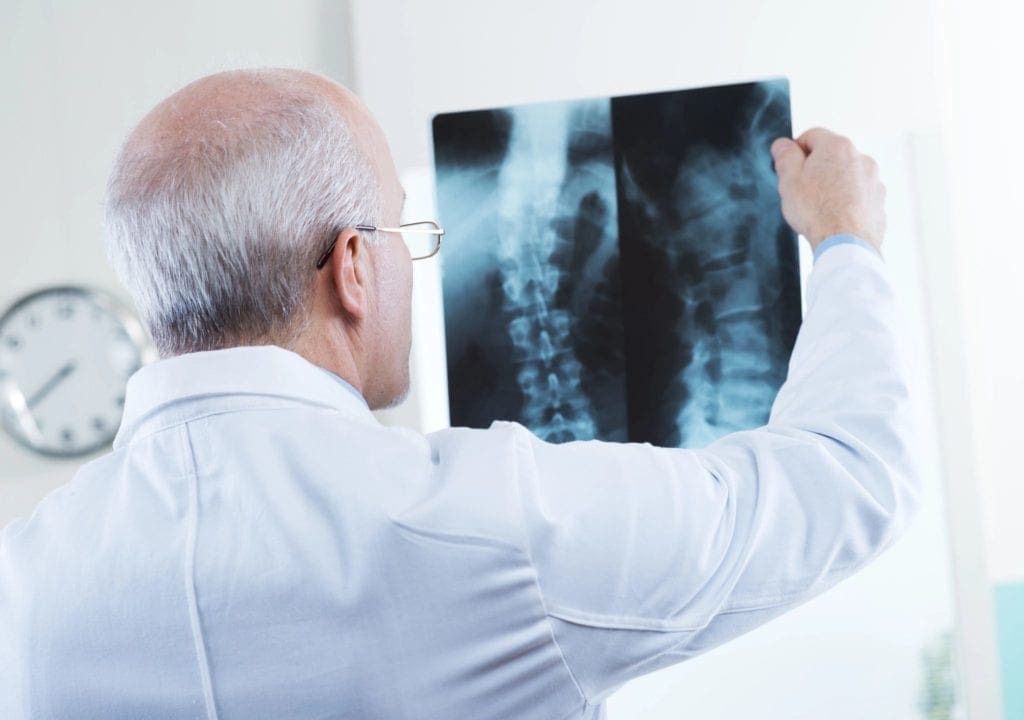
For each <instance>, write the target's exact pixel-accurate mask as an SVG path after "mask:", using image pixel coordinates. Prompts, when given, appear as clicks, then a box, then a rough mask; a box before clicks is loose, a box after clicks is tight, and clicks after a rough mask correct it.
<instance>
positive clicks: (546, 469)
mask: <svg viewBox="0 0 1024 720" xmlns="http://www.w3.org/2000/svg"><path fill="white" fill-rule="evenodd" d="M772 154H773V156H774V159H775V165H776V169H777V172H778V176H779V190H780V192H781V196H782V207H783V212H784V215H785V217H786V219H787V221H788V222H789V223H790V224H791V225H792V226H793V228H795V229H796V230H797V231H798V232H800V233H801V234H802V235H803V236H804V237H806V239H807V240H808V241H809V242H810V244H811V246H812V248H813V249H814V250H815V264H814V268H813V271H812V273H811V276H810V280H809V285H808V289H807V312H806V315H805V317H804V319H803V325H802V327H801V329H800V332H799V336H798V338H797V341H796V346H795V348H794V350H793V354H792V359H791V362H790V365H789V373H788V377H787V379H786V382H785V384H784V385H783V386H782V388H781V390H780V392H779V394H778V397H777V399H776V401H775V403H774V405H773V407H772V411H771V416H770V419H769V421H768V423H767V424H766V425H765V426H763V427H760V428H757V429H755V430H750V431H746V432H738V433H735V434H732V435H728V436H726V437H724V438H722V439H721V440H719V441H717V442H715V443H713V444H712V445H710V446H708V447H706V448H703V449H700V450H681V449H665V448H657V447H652V446H650V445H647V444H615V443H606V442H598V441H590V442H574V443H567V444H562V445H552V444H548V443H546V442H543V441H541V440H539V439H538V438H536V437H535V436H533V435H532V434H531V433H530V432H528V431H527V430H526V429H525V428H523V427H522V426H520V425H517V424H515V423H509V422H496V423H494V424H493V425H492V426H491V427H490V428H488V429H479V430H471V429H460V428H452V429H449V430H443V431H440V432H436V433H432V434H430V435H426V436H424V435H421V434H419V433H416V432H413V431H411V430H406V429H399V428H390V427H384V426H382V425H380V424H379V423H378V422H377V421H376V420H375V418H374V416H373V415H372V414H371V412H370V411H371V409H376V408H381V407H385V406H387V405H389V404H393V403H395V402H397V401H398V400H400V399H401V398H402V397H403V396H404V394H405V393H406V391H407V388H408V384H409V367H408V358H409V348H410V337H411V335H410V289H411V283H412V269H411V260H410V253H409V251H408V249H407V246H406V245H405V244H404V242H403V239H402V236H401V235H400V234H398V233H396V232H392V231H388V230H380V229H374V230H368V229H359V228H357V227H356V226H360V225H361V226H364V227H365V226H367V225H368V226H373V227H376V228H382V227H383V228H393V227H395V226H396V225H397V224H398V222H399V216H400V210H401V204H402V200H403V191H402V188H401V186H400V184H399V181H398V178H397V174H396V171H395V167H394V163H393V161H392V159H391V155H390V152H389V150H388V146H387V143H386V141H385V139H384V137H383V134H382V132H381V130H380V128H379V127H378V125H377V124H376V122H375V121H374V120H373V118H372V117H371V116H370V114H369V113H368V111H367V110H366V108H365V107H364V106H363V105H362V103H361V102H360V101H359V100H358V99H357V98H356V97H355V96H354V95H353V94H352V93H350V92H349V91H347V90H346V89H344V88H342V87H341V86H339V85H337V84H335V83H333V82H332V81H330V80H327V79H326V78H323V77H320V76H316V75H312V74H309V73H304V72H298V71H285V70H265V71H234V72H229V73H221V74H217V75H214V76H210V77H207V78H203V79H201V80H198V81H196V82H194V83H192V84H190V85H188V86H187V87H185V88H183V89H182V90H180V91H179V92H177V93H175V94H174V95H172V96H171V97H169V98H167V99H166V100H165V101H163V102H162V103H160V104H159V105H158V106H157V107H156V108H155V109H154V110H153V111H152V112H151V113H150V114H149V115H147V116H146V117H145V118H144V119H143V120H142V121H141V123H140V124H139V126H138V127H137V128H136V129H135V130H134V131H133V132H132V134H131V135H130V137H129V138H128V140H127V142H126V143H125V146H124V148H123V150H122V152H121V154H120V156H119V158H118V160H117V164H116V167H115V169H114V172H113V175H112V177H111V180H110V185H109V199H108V208H107V211H108V236H109V256H110V258H111V261H112V262H113V264H114V266H115V268H116V270H117V271H118V273H119V274H120V277H121V278H122V280H123V281H124V282H125V284H126V285H127V286H128V288H129V289H130V290H131V292H132V294H133V297H134V299H135V303H136V305H137V308H138V310H139V312H140V314H141V316H142V318H143V320H144V321H145V322H146V324H147V327H148V328H149V331H150V333H151V334H152V336H153V338H154V340H155V341H156V343H157V345H158V348H159V350H160V353H161V359H160V360H159V361H157V362H155V363H153V364H150V365H148V366H146V367H143V368H142V369H140V370H139V371H138V372H136V373H135V374H134V375H133V376H132V377H131V379H130V381H129V383H128V388H127V399H126V405H125V409H124V417H123V423H122V425H121V427H120V431H119V433H118V435H117V438H116V440H115V442H114V447H113V451H112V452H110V453H109V454H107V455H104V456H102V457H99V458H97V459H95V460H92V461H90V462H88V463H87V464H85V465H83V467H82V468H81V469H80V470H79V471H78V473H77V474H76V476H75V477H74V479H73V480H72V481H71V482H70V483H68V484H67V485H66V486H64V487H61V488H59V489H58V490H56V491H55V492H53V493H52V494H50V495H49V496H48V497H46V498H45V499H44V500H43V501H42V502H41V503H40V505H39V506H38V508H37V509H36V510H35V512H33V513H32V515H31V516H30V517H28V518H25V519H19V520H17V521H15V522H13V523H12V524H10V525H8V526H7V527H6V528H4V529H3V531H2V534H0V717H2V718H5V719H6V720H22V719H27V718H40V719H42V718H47V719H50V718H54V719H56V718H103V719H104V720H112V719H115V718H126V719H127V718H150V719H153V720H156V719H171V718H181V719H185V718H190V719H192V718H208V719H210V720H212V719H213V718H221V719H223V720H228V719H234V718H239V719H242V718H244V719H246V720H253V719H254V718H360V719H363V720H370V719H373V718H382V719H384V718H387V719H389V720H401V719H405V718H429V719H432V720H439V719H442V718H444V719H455V718H459V719H467V720H487V719H492V718H493V719H494V720H499V719H501V720H507V719H510V718H536V719H538V720H559V719H561V718H601V717H604V715H605V713H604V710H603V707H604V706H603V704H602V701H603V700H604V699H605V698H606V697H607V696H608V695H609V694H610V693H611V692H613V691H614V690H615V689H616V688H618V687H620V686H621V685H622V684H623V683H625V682H626V681H628V680H629V679H631V678H635V677H637V676H639V675H642V674H644V673H648V672H651V671H653V670H656V669H658V668H662V667H665V666H667V665H671V664H673V663H678V662H683V661H685V660H686V659H687V658H690V657H693V656H694V655H697V654H698V653H702V652H704V651H706V650H708V649H710V648H713V647H714V646H716V645H719V644H721V643H723V642H726V641H728V640H729V639H731V638H734V637H736V636H738V635H740V634H742V633H744V632H746V631H748V630H750V629H752V628H754V627H756V626H758V625H760V624H762V623H764V622H767V621H768V620H771V619H772V618H774V617H776V616H777V615H779V614H780V613H783V612H785V611H786V610H788V609H790V608H793V607H794V606H796V605H798V604H800V603H802V602H804V601H806V600H807V599H809V598H811V597H812V596H814V595H816V594H818V593H821V592H822V591H824V590H826V589H828V588H829V587H831V586H832V585H834V584H835V583H837V582H838V581H840V580H842V579H843V578H845V577H847V576H849V575H850V574H851V573H854V572H856V571H857V570H858V569H859V568H861V567H863V566H864V565H865V564H867V563H868V562H870V561H871V560H872V559H873V558H875V557H876V556H877V555H878V554H879V553H880V552H882V551H883V550H885V549H886V548H887V547H888V546H889V545H890V544H891V543H892V542H893V541H894V540H895V539H896V538H897V537H898V536H899V535H900V533H901V532H902V531H903V529H904V528H905V527H906V525H907V522H908V519H909V518H910V517H911V515H912V514H913V512H914V510H915V508H916V507H917V505H918V494H919V485H918V478H917V477H916V472H915V464H916V449H915V437H914V428H913V427H912V426H911V408H910V394H909V392H908V377H907V363H906V359H905V351H906V348H905V347H904V343H905V342H906V339H905V337H906V335H905V333H903V332H901V330H900V325H899V322H900V321H899V313H900V311H899V308H898V306H897V303H896V300H895V298H894V290H893V286H892V283H891V280H890V277H889V273H888V271H887V268H886V264H885V262H884V261H883V259H882V257H881V254H880V245H881V242H882V237H883V234H884V229H885V215H884V210H883V196H884V188H883V186H882V185H881V183H880V182H879V180H878V176H877V172H876V168H875V166H874V163H873V161H871V160H870V159H869V158H866V157H865V156H863V155H860V154H859V153H858V152H857V150H856V149H855V148H854V146H853V145H852V144H851V143H850V142H849V141H848V140H846V139H845V138H842V137H840V136H838V135H835V134H833V133H831V132H828V131H826V130H822V129H815V130H811V131H809V132H807V133H805V134H804V135H802V136H801V137H800V138H798V139H796V140H795V141H794V140H789V139H780V140H778V141H776V143H775V144H774V145H773V146H772ZM796 682H797V679H796V678H794V683H796Z"/></svg>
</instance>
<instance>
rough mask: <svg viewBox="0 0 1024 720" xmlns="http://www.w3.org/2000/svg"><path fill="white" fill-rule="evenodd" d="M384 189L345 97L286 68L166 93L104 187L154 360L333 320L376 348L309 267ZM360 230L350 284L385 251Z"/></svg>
mask: <svg viewBox="0 0 1024 720" xmlns="http://www.w3.org/2000/svg"><path fill="white" fill-rule="evenodd" d="M395 195H398V196H399V198H400V196H401V188H400V186H399V185H398V181H397V175H396V173H395V170H394V164H393V161H392V160H391V157H390V153H389V152H388V149H387V143H386V141H385V140H384V137H383V135H382V133H381V131H380V128H379V126H378V125H377V123H376V122H375V121H374V120H373V118H372V116H371V115H370V114H369V112H368V111H367V110H366V108H365V106H364V105H363V103H362V102H361V101H360V100H359V99H358V98H357V97H356V96H355V95H354V94H353V93H351V92H350V91H349V90H347V89H346V88H344V87H342V86H341V85H339V84H337V83H335V82H333V81H331V80H329V79H327V78H324V77H321V76H319V75H315V74H312V73H308V72H302V71H297V70H239V71H231V72H224V73H219V74H216V75H212V76H209V77H206V78H202V79H201V80H197V81H196V82H193V83H191V84H190V85H188V86H186V87H184V88H182V89H181V90H179V91H178V92H176V93H174V94H173V95H171V96H170V97H168V98H167V99H166V100H164V101H163V102H161V103H160V104H159V105H157V106H156V107H155V108H154V109H153V110H152V111H151V112H150V113H149V114H148V115H147V116H146V117H145V118H144V119H143V120H142V121H141V122H140V123H139V125H138V127H137V128H135V130H134V131H133V132H132V133H131V134H130V136H129V138H128V140H127V141H126V143H125V145H124V147H123V149H122V152H121V154H120V156H119V157H118V160H117V163H116V167H115V169H114V172H113V175H112V177H111V179H110V183H109V188H108V205H107V231H108V232H107V235H108V255H109V257H110V260H111V263H112V265H113V266H114V268H115V270H116V271H117V272H118V274H119V276H120V277H121V279H122V281H123V282H124V283H125V285H126V286H127V287H128V288H129V290H130V291H131V293H132V295H133V297H134V299H135V302H136V305H137V308H138V310H139V312H140V315H141V316H142V318H143V320H144V322H145V323H146V325H147V327H148V329H149V331H150V334H151V335H152V336H153V339H154V341H155V342H156V344H157V347H158V349H159V351H160V354H161V355H162V356H164V357H167V356H173V355H179V354H182V353H187V352H195V351H200V350H212V349H218V348H225V347H232V346H236V345H253V344H276V345H281V346H283V347H288V348H293V347H298V346H299V345H302V344H304V343H305V345H306V346H308V343H307V342H306V341H305V340H304V338H303V333H307V332H309V331H310V330H311V325H312V324H314V323H316V322H323V323H327V324H330V323H334V322H341V321H342V320H344V321H345V322H346V323H348V325H351V326H352V327H348V326H346V328H345V333H348V334H350V335H351V333H352V332H356V335H355V336H353V337H348V338H347V340H350V341H353V342H355V343H356V344H359V345H361V346H363V347H362V350H361V352H362V351H365V352H371V353H376V354H380V353H382V352H385V351H386V350H385V349H382V348H379V347H370V346H372V345H373V343H374V342H376V341H377V340H380V338H378V339H377V340H373V338H370V339H369V340H367V334H368V333H367V331H366V328H365V327H360V326H358V323H357V322H355V321H356V320H358V318H355V317H354V315H353V314H352V313H346V312H345V306H344V303H342V302H340V301H338V302H334V300H336V298H332V297H326V296H325V297H326V300H325V299H324V298H319V299H318V293H320V292H321V291H323V292H326V293H327V294H328V296H330V295H331V293H332V292H333V291H334V290H338V289H344V288H341V286H340V285H338V283H339V282H340V275H337V273H340V271H341V268H340V265H339V266H338V267H332V266H327V267H326V268H325V273H323V274H318V273H317V270H316V268H315V265H316V260H317V258H318V257H320V255H321V254H322V253H323V252H324V249H325V248H326V247H327V246H328V245H329V244H330V242H331V240H332V239H337V238H338V237H339V232H340V231H341V230H342V229H344V228H351V227H353V226H354V225H357V224H375V225H388V224H394V223H395V222H396V221H397V219H398V218H397V217H395V216H396V215H397V214H398V211H399V210H398V207H396V206H395V202H394V199H393V198H394V196H395ZM375 235H377V234H376V233H369V234H367V237H366V239H367V240H368V241H370V242H371V243H372V244H373V245H374V247H373V248H372V251H371V249H367V250H364V251H363V255H364V256H365V255H370V256H371V257H370V259H369V260H367V259H366V258H365V257H360V258H358V262H359V263H362V265H358V266H357V269H359V272H361V273H363V274H362V276H360V277H361V278H362V280H367V279H369V280H372V279H373V273H372V272H371V271H372V269H373V266H374V263H376V262H377V261H376V260H375V259H374V258H373V256H374V255H375V254H380V253H378V251H377V246H378V245H381V246H382V245H386V244H387V243H386V241H385V239H384V238H380V237H374V236H375ZM355 249H356V250H358V249H359V248H358V246H357V247H356V248H355ZM339 262H340V261H339ZM366 263H369V265H367V264H366ZM364 270H365V272H364ZM324 275H326V276H328V278H329V279H328V280H325V281H323V282H322V283H321V281H320V279H319V278H320V277H323V276H324ZM353 277H356V276H355V275H353ZM356 280H359V278H356ZM321 285H322V286H323V287H321ZM372 289H373V288H371V290H372ZM370 295H371V296H370V298H369V302H370V306H371V307H370V311H371V314H372V311H373V310H374V308H373V307H372V305H373V302H374V300H375V297H374V295H373V293H371V294H370ZM321 311H322V312H323V313H325V314H326V316H325V317H324V318H317V317H315V314H316V313H317V312H321ZM355 314H356V315H358V313H355ZM370 320H371V321H373V320H374V318H372V317H371V318H370ZM395 322H400V320H399V321H395ZM332 327H333V326H332ZM332 327H322V328H315V329H316V330H317V331H321V332H333V330H332ZM353 328H354V330H353ZM401 331H402V330H401V329H399V330H397V331H395V332H401ZM380 341H381V342H383V340H380ZM339 342H340V341H339ZM350 344H351V343H350ZM400 351H401V348H399V352H400ZM405 352H406V355H407V354H408V350H407V349H406V351H405ZM321 364H324V365H325V366H328V365H330V363H329V362H326V361H325V362H322V363H321ZM363 384H364V385H365V384H366V383H365V382H364V383H363Z"/></svg>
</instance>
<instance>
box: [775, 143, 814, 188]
mask: <svg viewBox="0 0 1024 720" xmlns="http://www.w3.org/2000/svg"><path fill="white" fill-rule="evenodd" d="M771 150H772V158H773V159H774V160H775V172H776V173H778V175H779V182H780V183H781V182H783V181H784V180H786V179H787V178H791V177H793V176H795V175H796V174H797V173H799V172H800V169H801V168H802V167H803V166H804V158H805V157H806V155H804V151H803V150H802V149H801V147H800V146H799V145H798V144H797V143H796V141H794V140H790V139H789V138H777V139H776V140H775V142H773V143H772V148H771Z"/></svg>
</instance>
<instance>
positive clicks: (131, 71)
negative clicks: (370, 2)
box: [0, 0, 351, 526]
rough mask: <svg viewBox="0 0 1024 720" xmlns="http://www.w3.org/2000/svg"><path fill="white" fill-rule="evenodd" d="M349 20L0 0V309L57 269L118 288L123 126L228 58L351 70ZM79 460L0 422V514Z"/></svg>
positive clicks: (189, 3)
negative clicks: (111, 207)
mask: <svg viewBox="0 0 1024 720" xmlns="http://www.w3.org/2000/svg"><path fill="white" fill-rule="evenodd" d="M348 26H349V20H348V7H347V3H345V2H330V1H327V0H289V1H285V0H275V1H272V2H267V1H265V0H264V1H261V2H258V3H253V2H246V1H245V0H218V2H202V1H201V0H176V1H175V2H149V1H146V2H140V1H138V0H104V2H102V3H86V2H77V1H75V0H66V1H59V0H58V1H49V2H47V1H42V0H4V1H3V2H2V3H0V95H2V97H3V111H2V112H0V137H3V138H4V159H3V164H2V166H0V217H2V218H3V221H4V234H3V236H2V237H0V308H3V307H6V306H7V305H8V304H9V303H10V302H11V301H12V300H13V299H14V298H16V297H17V296H19V295H20V294H21V293H23V292H27V291H29V290H34V289H36V288H38V287H39V286H41V285H45V284H50V283H59V282H74V283H86V284H89V285H93V286H99V287H102V288H106V289H108V290H111V291H114V292H116V293H118V294H119V295H121V296H122V297H124V296H125V295H124V293H123V291H122V289H121V288H120V286H119V285H118V284H117V281H116V279H115V278H114V276H113V274H112V272H111V270H110V269H109V268H108V267H107V264H106V261H105V258H104V254H103V246H102V235H101V224H100V223H101V217H102V206H101V203H102V200H103V189H104V184H105V182H106V177H107V173H108V172H109V169H110V167H111V164H112V162H113V159H114V155H115V153H116V151H117V149H118V147H119V145H120V143H121V141H122V140H123V138H124V136H125V135H126V134H127V132H128V131H129V129H130V128H131V127H132V125H133V124H134V123H135V122H137V121H138V120H139V119H140V118H141V117H142V115H143V114H145V112H146V111H148V110H149V109H150V108H151V107H152V106H153V105H154V104H156V102H158V101H159V100H161V99H162V98H163V97H165V96H166V95H168V94H170V93H171V92H173V91H174V90H176V89H177V88H179V87H180V86H182V85H184V84H186V83H187V82H189V81H191V80H194V79H196V78H197V77H200V76H202V75H205V74H208V73H210V72H214V71H217V70H221V69H225V68H230V67H238V66H254V65H256V66H260V65H286V66H295V67H303V68H309V69H312V70H317V71H320V72H323V73H326V74H328V75H331V76H333V77H335V78H336V79H339V80H341V81H342V82H348V81H349V80H350V77H351V60H350V58H351V56H350V54H349V51H350V48H349V42H348V37H349V32H348ZM80 462H81V461H79V460H73V461H53V460H46V459H43V458H40V457H38V456H35V455H33V454H31V453H29V452H28V451H26V450H24V449H23V448H21V447H20V446H18V445H16V444H15V443H14V442H13V441H12V440H11V439H10V438H9V437H8V436H7V435H6V434H5V433H0V526H3V525H6V524H7V522H8V521H9V520H10V519H12V518H14V517H17V516H21V515H24V514H26V513H28V512H31V510H32V508H33V507H34V506H35V504H36V502H38V500H39V499H40V498H41V497H42V496H43V495H44V494H45V493H46V492H48V491H49V490H50V489H52V488H54V487H56V486H57V485H59V484H61V483H63V482H66V481H67V480H69V479H70V478H71V476H72V475H73V474H74V470H75V469H76V468H77V467H78V465H79V464H80Z"/></svg>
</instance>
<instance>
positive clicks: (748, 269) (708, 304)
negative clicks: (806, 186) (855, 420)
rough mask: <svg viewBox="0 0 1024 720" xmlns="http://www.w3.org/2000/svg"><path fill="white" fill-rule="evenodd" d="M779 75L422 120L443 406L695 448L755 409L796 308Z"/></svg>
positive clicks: (786, 346) (773, 381) (553, 435)
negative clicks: (439, 233) (434, 227)
mask: <svg viewBox="0 0 1024 720" xmlns="http://www.w3.org/2000/svg"><path fill="white" fill-rule="evenodd" d="M790 133H791V127H790V120H789V98H788V85H787V83H786V82H785V81H784V80H774V81H769V82H760V83H747V84H742V85H729V86H722V87H713V88H700V89H696V90H683V91H677V92H667V93H657V94H650V95H635V96H629V97H620V98H613V99H611V100H607V99H594V100H576V101H566V102H557V103H540V104H533V105H524V106H517V107H512V108H504V109H496V110H482V111H472V112H464V113H451V114H442V115H438V116H436V117H435V118H434V121H433V136H434V164H435V174H436V183H437V184H436V189H437V203H438V211H439V214H440V220H441V222H442V224H443V225H444V226H445V229H446V238H445V250H444V252H443V253H442V256H443V257H441V262H442V278H443V280H442V287H443V297H444V313H445V327H446V347H447V354H448V385H449V401H450V415H451V422H452V424H453V425H455V426H469V427H487V426H489V425H490V424H491V422H492V421H494V420H497V419H506V420H516V421H518V422H521V423H523V424H524V425H526V426H527V427H529V428H530V429H531V430H533V432H535V433H536V434H537V435H538V436H540V437H542V438H544V439H546V440H549V441H553V442H561V441H567V440H577V439H590V438H599V439H604V440H617V441H622V440H632V441H639V442H651V443H653V444H657V445H663V446H683V447H700V446H703V445H706V444H708V443H709V442H711V441H713V440H714V439H716V438H718V437H720V436H721V435H724V434H726V433H728V432H732V431H735V430H742V429H748V428H752V427H756V426H758V425H761V424H763V423H764V422H765V421H766V420H767V417H768V412H769V410H770V407H771V403H772V401H773V400H774V397H775V395H776V393H777V391H778V388H779V387H780V386H781V384H782V382H783V380H784V379H785V374H786V369H787V366H788V360H789V354H790V352H791V350H792V346H793V343H794V341H795V338H796V332H797V330H798V329H799V324H800V286H799V266H798V258H797V245H796V237H795V235H794V234H793V233H792V231H791V230H789V228H788V226H786V224H785V223H784V222H783V219H782V215H781V210H780V207H779V198H778V193H777V190H776V178H775V175H774V172H773V170H772V164H771V156H770V153H769V150H768V148H769V146H770V143H771V141H772V140H773V139H774V138H775V137H779V136H788V135H790Z"/></svg>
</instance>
